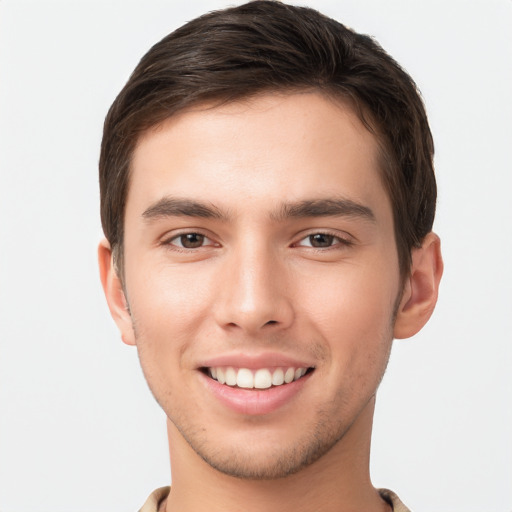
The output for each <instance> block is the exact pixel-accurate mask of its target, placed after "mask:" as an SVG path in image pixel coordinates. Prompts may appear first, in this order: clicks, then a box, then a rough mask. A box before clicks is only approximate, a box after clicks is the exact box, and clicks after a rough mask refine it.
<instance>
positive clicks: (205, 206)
mask: <svg viewBox="0 0 512 512" xmlns="http://www.w3.org/2000/svg"><path fill="white" fill-rule="evenodd" d="M142 216H143V217H144V219H147V220H153V219H155V220H156V219H161V218H166V217H199V218H203V219H216V220H221V221H227V220H229V218H230V215H229V214H228V213H227V212H224V211H222V210H221V209H220V208H218V207H217V206H215V205H213V204H211V203H203V202H200V201H195V200H192V199H185V198H176V197H169V196H167V197H163V198H162V199H160V200H158V201H157V202H156V203H154V204H152V205H151V206H149V207H148V208H147V209H146V210H145V211H144V212H143V214H142ZM308 217H351V218H360V219H363V220H367V221H371V222H375V221H376V218H375V214H374V213H373V211H372V210H371V209H370V208H368V206H365V205H363V204H360V203H357V202H355V201H352V200H350V199H345V198H335V199H332V198H330V199H306V200H303V201H296V202H288V203H284V204H282V205H281V206H280V208H279V209H278V210H276V211H275V212H272V213H271V214H270V218H271V220H273V221H274V222H280V221H283V220H286V219H301V218H308Z"/></svg>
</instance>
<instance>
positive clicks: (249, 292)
mask: <svg viewBox="0 0 512 512" xmlns="http://www.w3.org/2000/svg"><path fill="white" fill-rule="evenodd" d="M225 264H226V268H225V279H224V282H223V284H221V286H222V287H223V288H224V290H223V292H222V294H221V295H222V299H221V303H220V304H219V318H218V319H219V321H220V323H222V324H223V325H224V326H228V325H229V326H235V325H236V326H238V327H239V328H241V329H243V330H246V331H257V330H259V329H261V328H263V327H267V326H271V325H272V326H281V327H284V326H287V325H288V324H289V322H290V321H291V318H292V316H293V313H292V310H291V304H290V302H289V300H288V298H287V297H286V288H287V287H286V283H285V281H286V272H285V269H284V268H283V265H282V263H281V262H280V261H279V257H278V254H277V253H276V250H274V249H273V248H272V244H271V243H270V242H269V241H268V240H265V239H262V238H261V237H255V236H253V237H250V236H247V237H244V240H243V242H242V243H240V244H239V245H236V246H235V247H233V248H232V250H231V251H230V254H229V257H228V258H227V260H226V262H225Z"/></svg>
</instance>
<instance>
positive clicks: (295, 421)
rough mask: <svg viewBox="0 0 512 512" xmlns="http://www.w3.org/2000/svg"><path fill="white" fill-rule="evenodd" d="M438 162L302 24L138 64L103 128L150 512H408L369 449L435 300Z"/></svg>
mask: <svg viewBox="0 0 512 512" xmlns="http://www.w3.org/2000/svg"><path fill="white" fill-rule="evenodd" d="M432 155H433V143H432V138H431V134H430V130H429V127H428V123H427V119H426V115H425V112H424V108H423V105H422V102H421V100H420V98H419V95H418V92H417V91H416V88H415V86H414V83H413V82H412V80H411V79H410V77H409V76H408V75H407V74H406V73H405V72H404V71H403V70H402V69H401V68H400V67H399V66H398V65H397V64H396V63H395V62H394V61H393V60H392V59H391V58H390V57H389V56H388V55H387V54H386V53H385V52H384V51H383V50H382V49H381V48H380V47H379V46H378V45H377V44H376V43H375V42H374V41H372V40H371V39H370V38H368V37H366V36H362V35H359V34H356V33H354V32H352V31H350V30H349V29H347V28H345V27H344V26H343V25H341V24H339V23H337V22H335V21H334V20H331V19H328V18H326V17H324V16H322V15H321V14H319V13H318V12H315V11H313V10H310V9H306V8H302V7H292V6H288V5H285V4H282V3H279V2H272V1H263V2H260V1H257V2H250V3H248V4H246V5H242V6H239V7H235V8H231V9H227V10H225V11H219V12H214V13H210V14H207V15H205V16H202V17H200V18H198V19H195V20H193V21H191V22H190V23H188V24H186V25H185V26H183V27H182V28H180V29H178V30H176V31H175V32H174V33H172V34H170V35H169V36H167V37H166V38H164V39H163V40H162V41H161V42H160V43H158V44H156V45H155V46H154V47H153V48H152V49H151V50H150V51H149V52H148V53H147V54H146V56H145V57H143V59H142V60H141V62H140V63H139V65H138V66H137V68H136V69H135V71H134V73H133V74H132V76H131V77H130V79H129V81H128V83H127V84H126V86H125V87H124V89H123V90H122V91H121V93H120V94H119V96H118V97H117V99H116V100H115V102H114V104H113V105H112V107H111V109H110V111H109V113H108V116H107V118H106V121H105V128H104V136H103V142H102V150H101V158H100V185H101V213H102V222H103V228H104V231H105V235H106V240H105V241H103V242H102V243H101V244H100V247H99V264H100V271H101V279H102V284H103V287H104V290H105V294H106V297H107V301H108V304H109V307H110V311H111V313H112V316H113V318H114V320H115V321H116V323H117V325H118V327H119V330H120V332H121V336H122V339H123V341H124V342H125V343H127V344H130V345H136V346H137V350H138V353H139V358H140V361H141V366H142V368H143V371H144V374H145V377H146V379H147V381H148V384H149V387H150V389H151V390H152V392H153V394H154V396H155V398H156V400H157V401H158V402H159V404H160V405H161V407H162V408H163V410H164V411H165V413H166V415H167V418H168V421H167V425H168V437H169V445H170V454H171V472H172V480H173V482H172V490H171V491H170V490H169V488H164V489H159V490H157V491H155V493H153V494H152V495H151V496H150V498H149V499H148V501H147V502H146V504H145V505H144V507H143V508H142V510H143V511H144V512H147V511H148V512H149V511H156V510H161V511H163V510H166V511H168V512H172V511H180V512H188V511H196V510H206V509H207V510H213V511H216V510H219V511H221V510H222V511H229V510H244V511H253V510H254V511H256V510H257V511H261V510H273V509H278V510H280V511H288V510H290V511H291V510H293V511H297V510H304V511H306V510H307V511H317V510H321V511H353V510H354V511H355V510H358V511H360V510H365V511H367V512H369V511H385V510H395V511H406V510H407V508H406V507H405V506H404V505H403V504H402V503H401V502H400V500H399V499H398V497H397V496H396V495H395V494H394V493H392V492H391V491H387V490H376V489H375V488H374V487H373V486H372V484H371V481H370V477H369V453H370V437H371V428H372V419H373V411H374V405H375V394H376V391H377V388H378V386H379V383H380V381H381V379H382V376H383V374H384V371H385V368H386V364H387V361H388V357H389V353H390V349H391V344H392V340H393V338H405V337H409V336H412V335H414V334H415V333H416V332H418V331H419V330H420V329H421V328H422V327H423V325H424V324H425V323H426V322H427V320H428V319H429V317H430V315H431V313H432V311H433V309H434V306H435V303H436V300H437V290H438V285H439V281H440V278H441V274H442V260H441V254H440V242H439V239H438V237H437V236H436V235H435V234H433V233H432V232H431V229H432V223H433V219H434V211H435V200H436V185H435V178H434V174H433V167H432Z"/></svg>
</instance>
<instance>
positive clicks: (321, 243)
mask: <svg viewBox="0 0 512 512" xmlns="http://www.w3.org/2000/svg"><path fill="white" fill-rule="evenodd" d="M333 240H334V236H332V235H325V234H323V233H317V234H316V235H311V236H310V237H309V241H310V242H311V245H312V246H313V247H330V246H331V245H332V242H333Z"/></svg>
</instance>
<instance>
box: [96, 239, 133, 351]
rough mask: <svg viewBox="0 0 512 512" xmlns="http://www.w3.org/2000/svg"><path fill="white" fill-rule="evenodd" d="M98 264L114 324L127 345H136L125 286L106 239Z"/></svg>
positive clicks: (103, 242)
mask: <svg viewBox="0 0 512 512" xmlns="http://www.w3.org/2000/svg"><path fill="white" fill-rule="evenodd" d="M98 264H99V267H100V279H101V284H102V286H103V291H104V293H105V297H106V299H107V304H108V308H109V309H110V314H111V315H112V318H113V319H114V322H115V323H116V324H117V327H118V329H119V330H120V331H121V339H122V340H123V341H124V342H125V343H126V344H127V345H135V334H134V331H133V323H132V318H131V315H130V310H129V307H128V301H127V300H126V297H125V293H124V289H123V284H122V282H121V279H120V278H119V276H118V274H117V271H116V268H115V265H114V261H113V258H112V250H111V248H110V244H109V243H108V241H107V240H105V239H103V240H102V241H101V242H100V244H99V246H98Z"/></svg>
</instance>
